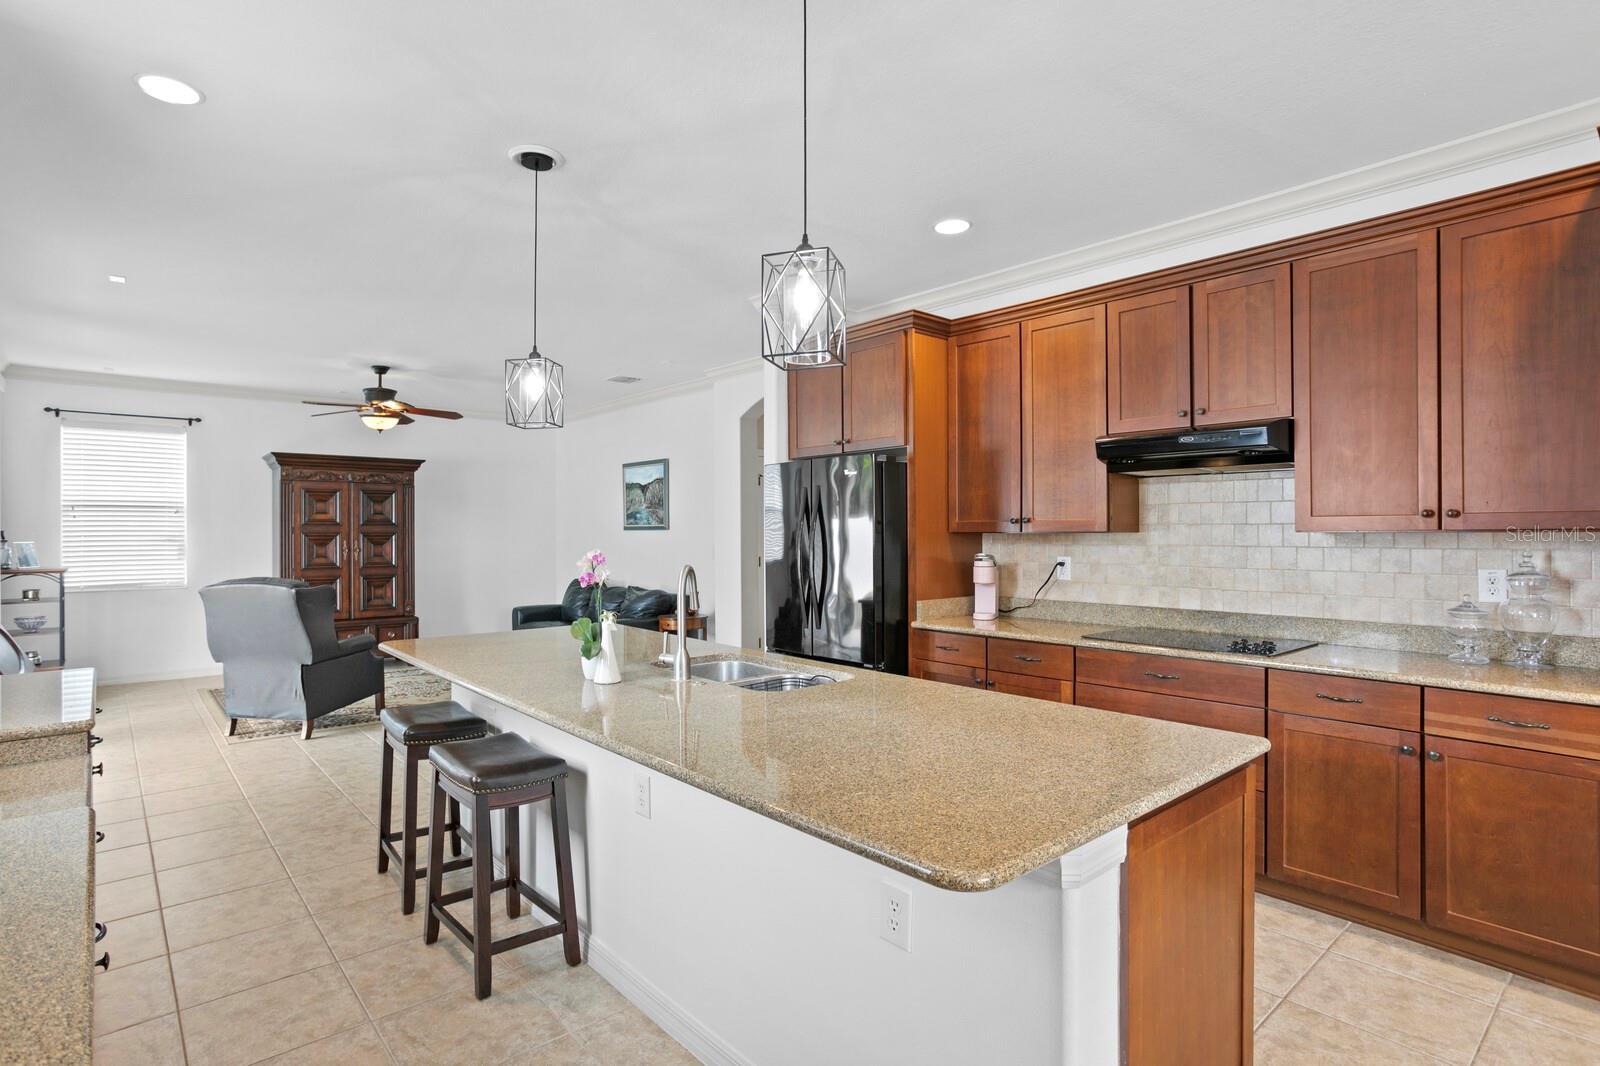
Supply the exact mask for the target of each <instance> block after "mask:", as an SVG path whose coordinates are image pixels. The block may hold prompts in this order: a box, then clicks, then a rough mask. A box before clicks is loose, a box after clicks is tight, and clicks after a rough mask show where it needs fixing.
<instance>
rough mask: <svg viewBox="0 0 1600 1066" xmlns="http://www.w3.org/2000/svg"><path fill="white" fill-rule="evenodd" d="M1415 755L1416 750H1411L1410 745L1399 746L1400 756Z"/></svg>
mask: <svg viewBox="0 0 1600 1066" xmlns="http://www.w3.org/2000/svg"><path fill="white" fill-rule="evenodd" d="M1416 753H1417V749H1416V748H1413V747H1412V746H1411V745H1410V744H1402V745H1400V754H1401V755H1415V754H1416Z"/></svg>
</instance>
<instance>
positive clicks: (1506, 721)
mask: <svg viewBox="0 0 1600 1066" xmlns="http://www.w3.org/2000/svg"><path fill="white" fill-rule="evenodd" d="M1484 721H1486V722H1499V723H1500V724H1501V725H1508V726H1511V727H1513V728H1515V729H1549V728H1550V723H1549V722H1519V721H1516V720H1515V719H1513V718H1501V717H1500V716H1499V715H1498V714H1491V715H1489V717H1488V718H1486V719H1484Z"/></svg>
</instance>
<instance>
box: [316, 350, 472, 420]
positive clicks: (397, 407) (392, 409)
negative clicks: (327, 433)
mask: <svg viewBox="0 0 1600 1066" xmlns="http://www.w3.org/2000/svg"><path fill="white" fill-rule="evenodd" d="M389 369H390V368H389V367H386V366H374V367H373V368H372V372H373V373H374V374H376V375H378V384H377V386H376V387H375V388H366V389H362V390H361V397H362V400H361V402H360V403H334V402H332V401H330V400H302V401H300V402H301V403H308V404H312V405H313V406H316V407H338V408H342V410H338V411H318V412H317V413H316V414H314V415H312V416H311V417H312V418H322V417H324V416H326V415H347V414H358V415H360V416H361V421H362V423H363V424H364V425H366V427H367V428H368V429H375V430H377V431H378V432H379V433H382V432H383V431H384V430H386V429H393V428H394V427H395V426H409V425H410V424H411V423H413V422H415V421H416V419H414V418H412V417H411V416H412V415H423V416H424V417H427V418H460V417H461V414H460V412H458V411H437V410H434V409H433V408H430V407H414V406H412V405H411V404H409V403H406V402H404V401H403V400H397V399H395V392H394V390H393V389H390V388H385V387H384V384H383V375H385V374H387V373H388V372H389Z"/></svg>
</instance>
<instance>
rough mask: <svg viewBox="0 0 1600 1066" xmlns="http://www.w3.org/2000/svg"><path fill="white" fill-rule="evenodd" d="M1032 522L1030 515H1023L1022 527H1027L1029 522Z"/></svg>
mask: <svg viewBox="0 0 1600 1066" xmlns="http://www.w3.org/2000/svg"><path fill="white" fill-rule="evenodd" d="M1032 521H1033V516H1032V515H1023V516H1022V524H1023V525H1027V524H1028V523H1029V522H1032Z"/></svg>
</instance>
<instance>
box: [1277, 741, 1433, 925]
mask: <svg viewBox="0 0 1600 1066" xmlns="http://www.w3.org/2000/svg"><path fill="white" fill-rule="evenodd" d="M1267 736H1268V739H1269V740H1271V741H1272V752H1271V755H1270V756H1269V758H1268V775H1269V777H1270V781H1271V783H1270V784H1269V785H1268V786H1267V795H1268V796H1269V797H1270V799H1269V800H1268V811H1267V826H1268V832H1269V833H1270V834H1271V838H1270V840H1269V842H1268V845H1267V874H1268V875H1269V876H1271V877H1274V878H1276V879H1278V880H1280V881H1287V882H1289V883H1290V884H1296V885H1302V886H1304V887H1306V888H1311V889H1315V890H1317V891H1318V892H1323V893H1326V894H1328V895H1330V896H1338V897H1339V898H1341V899H1348V900H1352V901H1354V902H1356V903H1362V904H1365V905H1366V906H1369V907H1374V908H1377V909H1379V910H1384V911H1388V912H1389V913H1391V914H1399V915H1403V916H1405V917H1408V918H1420V917H1421V916H1422V771H1421V767H1420V766H1419V763H1420V761H1421V760H1420V758H1419V748H1420V746H1421V743H1422V740H1421V737H1420V735H1419V734H1417V733H1412V732H1405V731H1402V730H1398V729H1386V728H1383V727H1380V726H1370V725H1356V724H1354V723H1351V722H1337V721H1330V720H1328V719H1323V718H1311V717H1309V716H1306V715H1299V714H1285V713H1283V712H1282V711H1271V712H1269V718H1268V724H1267Z"/></svg>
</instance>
